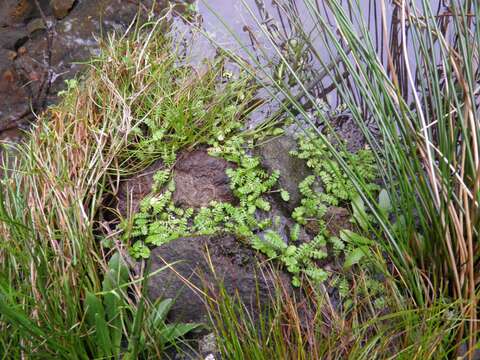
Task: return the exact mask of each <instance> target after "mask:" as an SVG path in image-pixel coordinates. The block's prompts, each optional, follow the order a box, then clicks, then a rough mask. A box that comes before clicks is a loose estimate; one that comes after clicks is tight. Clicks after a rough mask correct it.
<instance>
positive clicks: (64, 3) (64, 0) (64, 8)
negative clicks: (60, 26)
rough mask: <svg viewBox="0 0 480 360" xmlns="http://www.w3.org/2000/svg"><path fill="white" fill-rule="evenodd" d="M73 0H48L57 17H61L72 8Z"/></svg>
mask: <svg viewBox="0 0 480 360" xmlns="http://www.w3.org/2000/svg"><path fill="white" fill-rule="evenodd" d="M74 3H75V0H50V6H51V7H52V9H53V14H54V15H55V17H56V18H57V19H63V18H64V17H65V16H67V15H68V13H69V12H70V10H71V9H72V7H73V5H74Z"/></svg>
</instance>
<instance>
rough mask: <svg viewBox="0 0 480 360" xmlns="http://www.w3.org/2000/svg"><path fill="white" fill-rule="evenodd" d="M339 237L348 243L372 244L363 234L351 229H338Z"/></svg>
mask: <svg viewBox="0 0 480 360" xmlns="http://www.w3.org/2000/svg"><path fill="white" fill-rule="evenodd" d="M340 238H341V239H342V240H343V241H345V242H346V243H349V244H355V245H373V244H374V242H373V240H370V239H368V238H366V237H365V236H362V235H359V234H357V233H355V232H353V231H350V230H347V229H343V230H341V231H340Z"/></svg>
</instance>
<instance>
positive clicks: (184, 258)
mask: <svg viewBox="0 0 480 360" xmlns="http://www.w3.org/2000/svg"><path fill="white" fill-rule="evenodd" d="M207 249H208V256H207V252H206V250H207ZM207 259H208V260H207ZM177 261H178V263H175V262H177ZM151 262H152V263H151V271H152V272H155V271H157V270H158V269H160V268H162V267H165V265H166V264H172V266H171V268H167V269H164V270H163V271H161V272H159V273H158V274H156V275H154V276H153V277H152V278H150V280H149V284H148V294H149V297H150V299H151V300H152V301H154V300H156V299H158V298H173V299H175V303H174V305H173V307H172V310H171V311H170V315H171V320H172V321H176V322H204V323H205V322H207V321H208V311H207V304H205V300H204V297H203V296H202V294H201V293H200V291H199V290H202V291H203V290H205V289H208V293H210V294H212V293H215V292H216V291H217V290H218V284H220V283H223V284H224V287H225V289H226V291H227V292H228V293H229V294H230V295H232V296H233V295H235V294H238V296H239V297H240V299H242V301H243V302H244V303H245V305H246V306H248V307H250V308H251V309H252V310H253V311H255V310H256V309H257V305H256V304H257V286H258V296H259V299H260V301H261V303H262V304H266V303H268V299H269V297H270V293H272V294H273V280H272V279H270V278H269V276H268V275H267V274H261V275H259V276H256V273H259V269H258V267H257V263H256V259H255V252H254V251H253V250H251V249H250V248H249V247H248V246H245V245H242V244H241V242H240V241H238V240H237V239H235V238H234V237H233V236H231V235H218V236H212V237H206V236H202V237H190V238H180V239H178V240H175V241H172V242H170V243H168V244H166V245H163V246H161V247H158V248H156V249H154V250H153V251H152V253H151ZM174 263H175V264H174ZM210 265H212V266H213V270H212V267H211V266H210ZM185 280H188V283H189V284H187V282H186V281H185ZM287 281H288V280H287Z"/></svg>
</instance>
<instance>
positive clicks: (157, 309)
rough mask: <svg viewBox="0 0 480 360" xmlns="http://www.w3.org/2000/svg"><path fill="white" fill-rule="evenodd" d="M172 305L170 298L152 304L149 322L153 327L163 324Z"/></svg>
mask: <svg viewBox="0 0 480 360" xmlns="http://www.w3.org/2000/svg"><path fill="white" fill-rule="evenodd" d="M172 305H173V300H172V299H164V300H162V301H160V302H159V303H158V304H157V305H155V306H154V308H153V309H152V310H151V311H152V312H151V314H150V323H151V325H152V327H153V328H158V327H159V326H160V325H162V324H163V322H164V321H165V319H166V317H167V314H168V312H169V311H170V309H171V308H172Z"/></svg>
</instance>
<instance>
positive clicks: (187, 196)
mask: <svg viewBox="0 0 480 360" xmlns="http://www.w3.org/2000/svg"><path fill="white" fill-rule="evenodd" d="M232 166H233V165H232V164H229V163H228V162H227V161H225V160H223V159H221V158H216V157H212V156H210V155H208V153H207V151H206V150H204V149H200V150H194V151H191V152H185V153H183V154H182V155H181V156H180V157H179V160H178V161H177V164H176V165H175V168H174V173H175V175H174V179H175V184H176V190H175V193H174V194H173V200H174V202H175V204H176V205H179V206H182V205H183V206H186V207H194V208H199V207H204V206H208V205H209V204H210V202H211V201H214V200H215V201H218V202H233V201H234V200H235V198H234V196H233V194H232V192H231V190H230V186H229V178H228V176H227V174H225V170H226V169H227V168H229V167H232Z"/></svg>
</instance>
